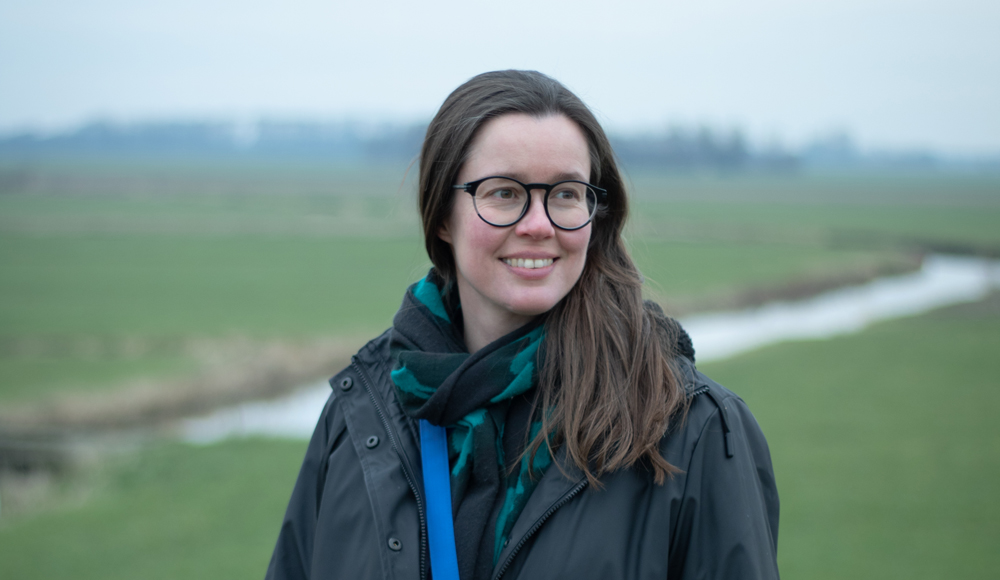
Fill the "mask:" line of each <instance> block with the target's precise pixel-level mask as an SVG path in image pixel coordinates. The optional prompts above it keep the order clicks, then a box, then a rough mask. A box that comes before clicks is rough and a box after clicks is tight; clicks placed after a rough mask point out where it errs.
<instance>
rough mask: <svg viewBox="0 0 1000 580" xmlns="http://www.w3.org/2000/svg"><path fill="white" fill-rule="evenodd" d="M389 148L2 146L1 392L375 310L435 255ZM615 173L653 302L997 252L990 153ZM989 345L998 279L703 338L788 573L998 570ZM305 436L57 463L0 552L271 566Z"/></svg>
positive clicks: (327, 325)
mask: <svg viewBox="0 0 1000 580" xmlns="http://www.w3.org/2000/svg"><path fill="white" fill-rule="evenodd" d="M403 169H404V168H392V169H384V168H383V169H379V170H370V169H369V170H359V169H351V168H328V167H322V166H320V165H318V164H316V163H277V164H266V163H265V164H259V165H254V164H246V163H230V164H225V163H223V164H219V163H214V162H212V163H209V162H206V163H193V162H191V161H190V160H188V161H183V160H180V161H178V160H174V161H157V162H155V163H154V162H148V161H142V160H139V161H136V160H133V161H131V162H129V163H122V162H120V161H113V162H101V163H94V162H91V161H86V160H64V161H61V162H59V163H56V164H50V165H44V164H42V165H32V164H31V163H27V164H25V163H11V162H7V161H4V160H0V410H3V407H4V406H7V408H12V407H13V406H16V405H20V404H30V403H33V402H37V401H39V400H47V399H48V398H58V397H60V396H67V395H77V396H79V395H81V394H86V395H87V396H91V395H92V394H96V393H104V392H107V391H108V390H112V391H113V390H114V389H115V388H117V387H119V386H121V385H128V384H131V382H132V381H134V380H136V379H164V378H175V377H186V376H189V375H193V374H197V373H200V372H202V371H203V370H204V365H205V364H206V363H205V360H207V359H209V358H211V357H212V356H214V355H213V353H211V352H201V351H197V348H201V347H200V346H198V345H201V344H202V342H199V341H201V340H202V339H207V342H205V343H204V344H212V345H216V346H219V345H225V344H228V342H233V343H240V344H242V342H245V341H249V342H250V343H253V342H254V341H273V340H278V341H319V340H321V339H323V338H324V337H330V336H334V337H338V336H339V337H343V336H352V337H353V336H359V337H360V336H365V335H370V334H372V333H374V332H377V331H379V330H381V329H382V328H384V327H386V326H388V325H389V323H390V321H391V317H392V315H393V313H394V311H395V309H396V307H397V305H398V304H399V301H400V299H401V296H402V292H403V290H404V288H405V287H406V285H407V284H409V283H410V282H412V281H414V280H415V279H417V278H418V277H420V276H422V275H423V274H424V272H425V271H426V268H427V267H428V262H427V259H426V256H425V254H424V252H423V248H422V243H421V242H420V239H419V224H418V222H417V219H416V215H415V211H414V202H413V199H412V197H411V192H412V174H411V175H410V180H411V181H409V182H405V183H404V182H403ZM630 179H631V181H632V183H633V184H634V191H635V193H636V195H635V197H636V201H635V204H634V208H633V209H634V211H633V222H632V224H631V225H630V226H629V229H628V230H627V241H628V244H629V246H630V248H631V249H632V252H633V254H634V257H635V259H636V262H637V263H638V264H639V266H640V268H641V270H642V271H643V273H644V275H645V277H646V280H647V292H648V293H649V294H650V295H651V296H653V297H655V298H657V299H659V300H661V301H663V302H665V303H666V304H667V306H668V307H670V306H676V305H679V306H681V307H684V306H688V307H690V306H691V305H692V304H693V305H699V304H724V303H726V300H725V299H726V297H727V296H728V297H731V296H735V295H740V294H741V293H746V292H747V291H748V290H755V291H759V290H762V289H763V290H765V292H763V293H759V295H761V296H766V295H767V292H766V290H768V289H775V288H782V287H786V286H789V285H794V284H797V283H801V282H803V281H806V282H808V281H816V280H821V281H822V280H825V281H827V282H829V281H834V282H835V281H837V280H839V279H845V280H846V279H850V278H851V277H852V276H855V277H856V276H857V275H858V274H859V273H861V274H864V273H866V272H868V273H871V272H880V271H884V270H885V269H886V268H888V269H890V270H892V269H899V268H902V267H906V266H907V265H908V264H912V258H911V252H913V251H919V250H921V249H927V248H932V249H933V248H940V249H947V248H955V249H961V250H963V251H976V252H981V253H986V254H991V255H994V256H998V255H1000V175H996V174H947V173H934V172H921V173H910V174H854V175H818V174H783V175H782V174H775V175H753V174H739V175H722V176H720V175H702V174H691V175H649V174H636V175H633V176H631V178H630ZM408 188H409V189H408ZM362 194H363V195H362ZM227 341H228V342H227ZM241 341H242V342H241ZM696 346H697V345H696ZM213 348H214V347H213ZM209 350H211V349H209ZM222 350H223V351H225V349H224V348H222ZM998 350H1000V299H998V298H997V297H993V298H991V299H990V300H988V301H986V302H983V303H980V304H976V305H966V306H961V307H955V308H950V309H946V310H942V311H938V312H935V313H932V314H929V315H926V316H922V317H918V318H912V319H907V320H900V321H894V322H889V323H884V324H881V325H878V326H876V327H874V328H872V329H871V330H869V331H866V332H865V333H862V334H860V335H857V336H851V337H845V338H840V339H836V340H830V341H823V342H808V343H797V344H784V345H777V346H773V347H769V348H766V349H763V350H761V351H759V352H754V353H750V354H747V355H745V356H741V357H739V358H736V359H733V360H730V361H725V362H719V363H715V364H712V365H705V367H704V370H706V371H707V372H708V373H709V374H710V375H712V376H713V377H714V378H716V379H718V380H719V381H720V382H722V383H723V384H726V385H727V386H729V387H731V388H733V390H735V391H737V392H738V393H739V394H741V395H743V396H744V398H745V399H746V400H747V401H748V403H749V404H750V406H751V409H752V410H753V411H754V412H755V414H756V415H757V417H758V419H759V420H760V422H761V424H762V426H763V428H764V431H765V433H766V435H767V436H768V441H769V442H770V445H771V451H772V456H773V458H774V464H775V470H776V474H777V477H778V484H779V489H780V492H781V497H782V523H781V533H780V542H779V546H780V549H779V559H780V563H781V566H782V571H783V574H784V575H785V577H788V578H793V577H803V578H819V579H824V578H831V579H832V578H838V579H839V578H844V577H861V578H883V577H889V576H891V577H897V576H908V577H913V578H938V577H963V578H989V577H995V576H996V572H997V570H998V569H1000V558H998V557H997V556H995V555H994V554H993V552H994V551H995V550H994V549H993V548H994V547H995V545H996V544H998V543H1000V525H998V523H997V522H1000V501H998V500H997V499H996V498H995V497H994V496H995V493H992V491H993V490H992V488H991V486H993V487H995V484H994V483H993V482H995V481H996V480H997V479H998V476H1000V459H998V458H1000V436H998V429H997V428H995V427H994V426H993V425H992V424H991V413H992V411H993V410H994V409H996V408H997V404H998V403H1000V401H998V396H997V394H996V389H995V387H996V377H998V376H1000V368H998V363H997V362H996V358H997V357H996V356H995V353H996V352H997V351H998ZM303 449H304V443H303V442H282V441H265V440H247V441H231V442H226V443H221V444H218V445H214V446H209V447H191V446H186V445H181V444H175V443H154V444H151V445H148V446H146V447H143V448H142V450H141V452H140V453H138V454H133V455H125V456H122V457H119V458H117V459H114V460H112V461H109V462H108V463H106V464H99V465H98V466H96V467H92V468H88V469H85V470H83V471H81V472H78V473H76V474H75V475H73V476H72V477H69V478H67V479H58V480H57V484H56V489H55V491H51V490H50V491H49V492H46V495H45V497H43V498H42V499H41V500H39V501H37V502H36V503H35V504H33V505H34V507H33V508H31V509H30V510H29V511H22V512H21V513H20V514H18V515H14V516H13V517H11V516H10V512H9V506H6V507H4V506H0V577H3V578H7V577H11V578H28V579H31V578H53V577H65V576H74V577H80V578H102V579H103V578H116V577H122V578H124V577H128V578H133V577H144V578H145V577H149V578H175V577H191V578H198V577H205V578H243V577H247V576H251V577H254V576H256V577H259V576H260V575H262V574H263V570H264V567H265V566H266V563H267V559H268V557H269V554H270V550H271V548H272V545H273V541H274V538H275V536H276V534H277V527H278V525H279V523H280V518H281V513H282V511H283V509H284V504H285V502H286V501H287V498H288V494H289V492H290V488H291V484H292V481H293V480H294V477H295V473H296V470H297V466H298V463H299V461H300V460H301V454H302V451H303Z"/></svg>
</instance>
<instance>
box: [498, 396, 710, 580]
mask: <svg viewBox="0 0 1000 580" xmlns="http://www.w3.org/2000/svg"><path fill="white" fill-rule="evenodd" d="M707 392H708V385H702V386H701V387H698V388H697V389H695V390H694V391H691V392H690V393H688V395H687V398H688V399H693V398H694V397H696V396H698V395H701V394H703V393H707ZM585 487H587V480H586V479H584V480H583V481H581V482H579V483H577V484H576V486H575V487H574V488H573V489H571V490H569V492H568V493H567V494H566V495H564V496H563V497H562V499H560V500H559V501H557V502H556V503H554V504H552V507H550V508H549V509H548V510H547V511H546V512H545V513H544V514H542V517H540V518H538V521H537V522H535V525H533V526H531V529H529V530H528V531H527V533H525V534H524V536H523V537H522V538H521V540H520V541H519V542H518V543H517V545H515V546H514V549H513V550H511V552H510V555H509V556H507V559H506V560H504V563H503V566H502V567H501V568H500V570H499V571H497V574H496V576H494V577H493V580H500V577H501V576H503V574H504V572H506V571H507V568H509V567H510V565H511V563H512V562H513V561H514V557H515V556H517V553H518V552H520V551H521V548H522V547H523V546H524V544H525V543H527V541H528V539H529V538H531V536H533V535H534V534H535V532H537V531H538V529H539V528H541V527H542V524H544V523H545V520H547V519H549V517H551V516H552V514H554V513H555V512H556V510H558V509H559V508H561V507H562V506H564V505H566V504H567V503H569V501H570V500H571V499H573V498H574V497H576V496H577V495H579V494H580V492H581V491H583V488H585Z"/></svg>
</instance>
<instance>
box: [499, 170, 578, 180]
mask: <svg viewBox="0 0 1000 580" xmlns="http://www.w3.org/2000/svg"><path fill="white" fill-rule="evenodd" d="M497 175H502V176H504V177H513V178H514V179H516V180H518V181H520V182H522V183H530V182H529V180H528V179H527V178H526V177H525V175H524V174H523V173H521V172H520V171H508V172H506V173H503V172H501V173H498V174H497ZM587 179H588V178H586V177H583V176H582V175H581V174H579V173H576V172H563V173H557V174H555V176H553V178H552V183H559V182H560V181H587Z"/></svg>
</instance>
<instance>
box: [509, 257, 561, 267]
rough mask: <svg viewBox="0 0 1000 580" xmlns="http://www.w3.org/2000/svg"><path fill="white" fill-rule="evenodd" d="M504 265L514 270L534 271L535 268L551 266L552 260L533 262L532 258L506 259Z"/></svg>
mask: <svg viewBox="0 0 1000 580" xmlns="http://www.w3.org/2000/svg"><path fill="white" fill-rule="evenodd" d="M504 263H505V264H507V265H508V266H511V267H513V268H528V269H531V270H534V269H535V268H544V267H546V266H551V265H552V258H545V259H541V258H539V259H537V260H532V259H531V258H528V259H524V258H504Z"/></svg>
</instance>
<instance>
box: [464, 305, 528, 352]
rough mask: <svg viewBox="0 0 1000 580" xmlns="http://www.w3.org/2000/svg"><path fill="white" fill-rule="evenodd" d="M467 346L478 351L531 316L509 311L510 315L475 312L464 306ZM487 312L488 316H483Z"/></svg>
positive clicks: (518, 326)
mask: <svg viewBox="0 0 1000 580" xmlns="http://www.w3.org/2000/svg"><path fill="white" fill-rule="evenodd" d="M462 310H463V312H462V316H463V319H462V322H463V330H464V332H465V348H467V349H469V352H470V353H473V352H476V351H477V350H479V349H481V348H483V347H484V346H486V345H487V344H489V343H491V342H493V341H494V340H496V339H498V338H500V337H501V336H503V335H505V334H509V333H511V332H513V331H515V330H517V329H518V328H520V327H522V326H524V325H525V324H527V323H528V322H530V321H531V319H532V317H531V316H521V315H517V314H511V313H507V314H508V316H492V317H491V316H489V315H488V314H489V313H482V312H480V313H473V312H469V311H467V310H465V307H464V306H463V308H462ZM476 314H479V316H476ZM483 314H486V316H483Z"/></svg>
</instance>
